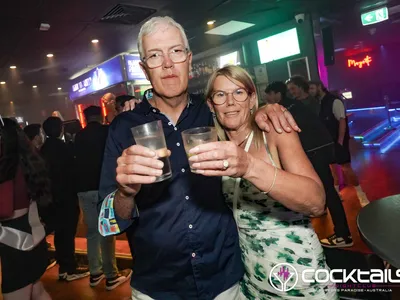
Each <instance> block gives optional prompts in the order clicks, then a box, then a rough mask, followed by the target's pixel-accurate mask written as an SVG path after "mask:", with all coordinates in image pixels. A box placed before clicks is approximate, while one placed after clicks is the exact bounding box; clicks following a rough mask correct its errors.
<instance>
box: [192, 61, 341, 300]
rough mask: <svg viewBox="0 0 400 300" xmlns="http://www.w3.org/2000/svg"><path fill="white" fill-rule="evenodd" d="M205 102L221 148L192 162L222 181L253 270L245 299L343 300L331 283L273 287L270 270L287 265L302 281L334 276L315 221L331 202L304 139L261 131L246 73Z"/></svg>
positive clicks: (224, 79) (220, 85)
mask: <svg viewBox="0 0 400 300" xmlns="http://www.w3.org/2000/svg"><path fill="white" fill-rule="evenodd" d="M206 97H207V101H208V105H209V107H210V109H211V111H212V112H213V114H214V116H215V124H216V127H217V129H218V131H219V138H220V140H221V141H222V142H215V143H209V144H205V145H200V146H198V147H196V148H194V149H192V154H194V156H192V157H191V158H190V161H191V163H192V164H193V168H194V169H196V170H197V173H199V174H202V175H204V176H223V191H224V195H225V198H226V201H227V203H228V205H229V206H230V207H231V208H232V210H233V213H234V217H235V220H236V222H237V226H238V229H239V238H240V245H241V248H242V258H243V261H244V264H245V269H246V272H245V275H244V278H243V280H242V284H241V293H242V298H244V299H276V298H277V297H282V299H300V298H301V299H307V300H311V299H315V300H317V299H318V300H324V299H337V296H336V293H335V292H334V291H332V289H330V287H329V286H328V283H325V284H319V283H315V282H313V283H307V282H303V281H302V278H301V276H298V277H299V278H298V282H297V284H295V286H294V287H293V288H292V289H291V290H289V291H286V292H283V291H282V292H280V291H278V290H277V289H276V288H274V286H275V287H278V288H279V280H278V278H275V280H274V278H272V279H273V280H272V281H270V280H269V276H270V272H271V270H272V269H273V268H274V266H276V265H278V264H280V263H289V264H290V265H292V266H293V267H294V268H295V269H296V271H297V272H298V274H301V272H302V271H303V270H305V269H315V270H317V269H328V267H327V265H326V262H325V257H324V254H323V251H322V248H321V245H320V243H319V240H318V238H317V236H316V234H315V232H314V230H313V228H312V226H311V224H310V221H309V217H308V216H310V215H313V216H318V215H321V214H322V213H323V211H324V205H325V194H324V190H323V187H322V184H321V181H320V179H319V178H318V176H317V174H316V173H315V171H314V169H313V168H312V166H311V164H310V162H309V160H308V159H307V157H306V155H305V153H304V151H303V149H302V147H301V144H300V141H299V138H298V136H297V134H296V133H283V134H277V133H275V132H272V131H271V132H270V133H264V132H262V131H261V130H260V129H258V127H257V125H256V124H255V121H254V117H253V116H254V111H255V110H256V108H257V103H258V101H257V93H256V88H255V85H254V82H253V81H252V79H251V77H250V76H249V74H248V73H247V72H246V71H245V70H243V69H242V68H240V67H237V66H227V67H224V68H222V69H220V70H218V71H216V72H215V73H214V74H213V75H212V76H211V77H210V80H209V83H208V87H207V93H206ZM278 271H279V270H276V272H275V273H277V272H278ZM307 278H309V279H312V276H311V278H310V277H307ZM292 280H294V278H292ZM291 283H292V285H293V283H294V282H291V281H290V282H289V286H290V284H291ZM280 299H281V298H280Z"/></svg>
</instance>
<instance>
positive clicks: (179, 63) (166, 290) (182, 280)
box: [99, 17, 298, 300]
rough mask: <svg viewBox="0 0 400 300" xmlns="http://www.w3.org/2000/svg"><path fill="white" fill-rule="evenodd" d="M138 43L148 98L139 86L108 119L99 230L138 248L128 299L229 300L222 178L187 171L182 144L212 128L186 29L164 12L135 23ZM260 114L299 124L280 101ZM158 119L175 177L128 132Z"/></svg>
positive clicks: (235, 262) (233, 234) (232, 243)
mask: <svg viewBox="0 0 400 300" xmlns="http://www.w3.org/2000/svg"><path fill="white" fill-rule="evenodd" d="M138 49H139V53H140V57H141V60H142V61H141V62H140V65H141V67H142V69H143V71H144V72H145V74H146V76H147V79H148V80H149V81H150V82H151V85H152V86H153V90H152V98H151V99H148V98H147V97H146V96H147V95H148V93H145V97H144V98H143V101H142V102H141V103H140V104H138V105H137V107H136V108H135V109H134V110H133V111H129V112H126V113H122V114H120V115H118V116H117V117H116V119H115V120H114V121H113V122H112V124H111V125H110V128H109V134H108V138H107V142H106V146H105V151H104V159H103V167H102V173H101V180H100V190H99V193H100V197H99V199H100V205H101V211H100V221H99V230H101V233H102V234H103V235H105V236H108V235H115V234H119V233H121V232H123V231H126V234H127V238H128V241H129V245H130V248H131V251H134V254H135V256H136V258H135V266H134V270H133V274H132V278H131V286H132V299H134V300H142V299H146V300H149V299H171V300H172V299H174V300H175V299H217V300H235V299H237V297H238V292H239V285H238V282H239V280H240V279H241V278H242V276H243V272H244V270H243V264H242V261H241V253H240V247H239V241H238V235H237V227H236V224H235V222H234V219H233V217H232V214H231V212H230V210H229V208H228V207H227V206H226V204H225V201H224V199H223V195H222V189H221V188H222V186H221V179H220V178H206V177H204V176H198V175H196V174H192V173H191V171H190V168H189V164H188V161H187V156H186V152H185V149H184V147H183V141H182V136H181V133H182V131H184V130H186V129H190V128H195V127H199V126H213V118H212V115H211V112H210V109H209V108H208V107H207V104H206V103H205V101H204V99H203V98H202V96H200V95H192V94H189V93H188V79H189V71H190V69H191V62H192V53H191V51H190V48H189V42H188V40H187V37H186V34H185V31H184V29H183V28H182V26H181V25H180V24H178V23H177V22H176V21H174V20H173V19H172V18H170V17H154V18H151V19H149V20H148V21H147V22H145V23H144V24H143V26H142V27H141V29H140V32H139V36H138ZM259 113H260V114H261V115H262V117H261V119H268V118H271V117H272V118H273V119H274V122H273V123H274V126H275V128H277V130H278V129H279V130H280V131H282V126H283V128H284V129H285V130H289V131H290V130H292V129H290V128H289V129H287V128H288V127H289V125H288V121H287V119H286V118H288V120H289V123H290V124H292V128H293V129H296V130H298V128H297V127H296V124H294V122H293V120H292V119H291V116H290V114H289V113H287V114H285V115H286V116H284V115H283V113H282V108H281V107H280V106H279V105H271V106H267V107H266V108H263V109H262V110H261V111H260V112H259ZM267 115H268V116H267ZM285 117H286V118H285ZM155 120H160V121H161V122H162V124H163V127H164V134H165V139H166V144H167V147H168V149H169V150H170V151H171V152H172V154H171V156H170V162H171V169H172V174H173V175H172V177H171V178H170V179H169V180H166V181H163V182H159V183H154V181H155V180H156V177H155V176H159V175H161V174H162V168H163V163H162V162H161V161H160V160H158V159H157V157H156V154H155V153H154V152H153V151H150V149H148V148H145V147H142V146H139V145H134V139H133V137H132V133H131V128H132V127H134V126H138V125H143V124H145V123H148V122H152V121H155ZM282 120H283V121H282ZM260 123H261V124H260V126H261V127H262V128H265V129H267V128H270V127H269V126H268V124H267V123H266V122H260ZM139 214H140V216H139ZM108 229H110V230H108Z"/></svg>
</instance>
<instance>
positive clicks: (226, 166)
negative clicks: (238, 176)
mask: <svg viewBox="0 0 400 300" xmlns="http://www.w3.org/2000/svg"><path fill="white" fill-rule="evenodd" d="M222 165H223V166H224V170H226V169H228V168H229V161H227V160H224V161H223V162H222Z"/></svg>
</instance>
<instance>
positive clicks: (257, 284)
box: [223, 135, 338, 300]
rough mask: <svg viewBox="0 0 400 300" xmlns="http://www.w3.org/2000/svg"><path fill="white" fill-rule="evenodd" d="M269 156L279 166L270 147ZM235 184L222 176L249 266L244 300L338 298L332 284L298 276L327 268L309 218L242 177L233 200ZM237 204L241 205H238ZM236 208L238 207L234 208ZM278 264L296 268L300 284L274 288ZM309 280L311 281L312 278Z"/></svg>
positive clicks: (321, 299)
mask: <svg viewBox="0 0 400 300" xmlns="http://www.w3.org/2000/svg"><path fill="white" fill-rule="evenodd" d="M252 137H253V135H251V136H250V137H249V140H250V143H249V141H248V144H249V145H246V148H247V150H246V151H248V148H249V146H250V144H251V139H252ZM250 138H251V139H250ZM264 140H265V138H264ZM265 144H266V140H265ZM267 152H268V154H269V157H270V159H271V163H272V164H273V165H275V163H274V161H273V159H272V156H271V154H270V152H269V150H268V147H267ZM236 182H237V180H236V179H235V178H230V177H224V178H223V192H224V195H225V199H226V201H227V203H228V205H229V206H230V207H231V209H233V211H234V215H235V219H236V223H237V226H238V230H239V240H240V246H241V249H242V259H243V262H244V265H245V275H244V277H243V280H242V282H241V298H242V299H254V300H255V299H257V300H264V299H306V300H314V299H315V300H333V299H338V297H337V295H336V292H335V291H334V289H333V288H332V284H331V283H330V282H328V283H325V284H320V283H315V282H314V283H306V282H303V281H302V278H301V276H300V274H301V272H302V271H303V270H305V269H315V270H317V269H327V270H329V268H328V266H327V264H326V261H325V256H324V253H323V250H322V247H321V245H320V242H319V240H318V238H317V235H316V233H315V232H314V230H313V228H312V225H311V223H310V220H309V219H308V218H307V217H305V216H304V215H302V214H300V213H297V212H294V211H291V210H289V209H287V208H286V207H285V206H283V205H282V204H280V203H279V202H277V201H275V200H274V199H272V198H271V197H269V196H268V195H265V194H263V193H261V191H260V190H259V189H257V188H256V187H255V186H254V185H253V184H251V183H250V182H248V181H246V180H244V179H242V180H241V181H240V184H239V189H238V192H237V202H236V201H234V191H235V184H236ZM238 183H239V182H238ZM234 203H237V204H236V205H234ZM233 206H236V208H235V209H234V208H233ZM280 263H288V264H290V265H292V266H293V267H294V268H295V269H296V270H297V273H298V274H299V276H297V278H298V282H297V284H296V285H295V286H294V288H293V289H291V290H289V291H286V292H283V291H278V290H277V289H275V288H274V287H273V286H272V284H271V283H270V280H269V276H270V272H271V270H272V269H273V268H274V267H275V266H276V265H277V264H280ZM307 274H308V273H307ZM310 276H311V277H309V276H307V278H308V279H312V276H313V275H310ZM319 277H321V276H319ZM272 280H274V279H273V278H272ZM294 280H295V278H294V277H292V278H291V279H290V281H294ZM272 282H273V281H272Z"/></svg>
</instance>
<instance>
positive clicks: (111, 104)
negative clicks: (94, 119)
mask: <svg viewBox="0 0 400 300" xmlns="http://www.w3.org/2000/svg"><path fill="white" fill-rule="evenodd" d="M101 102H102V103H103V104H104V106H105V108H106V110H107V115H106V116H105V123H106V124H110V123H111V122H112V120H114V118H115V117H116V116H117V111H116V109H115V95H114V94H113V93H105V94H104V95H103V97H101Z"/></svg>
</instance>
